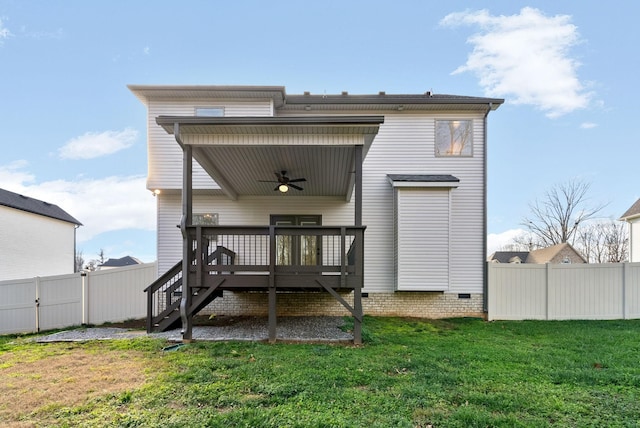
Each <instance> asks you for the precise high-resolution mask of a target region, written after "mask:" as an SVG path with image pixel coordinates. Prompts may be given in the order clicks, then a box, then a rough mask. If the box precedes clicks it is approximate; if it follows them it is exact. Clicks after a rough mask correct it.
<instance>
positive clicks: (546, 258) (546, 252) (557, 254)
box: [488, 242, 587, 264]
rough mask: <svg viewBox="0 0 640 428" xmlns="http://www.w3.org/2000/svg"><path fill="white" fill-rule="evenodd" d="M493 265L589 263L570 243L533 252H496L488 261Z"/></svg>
mask: <svg viewBox="0 0 640 428" xmlns="http://www.w3.org/2000/svg"><path fill="white" fill-rule="evenodd" d="M488 260H489V261H490V262H492V263H512V264H520V263H536V264H544V263H554V264H557V263H587V260H586V259H585V258H584V257H582V255H581V254H580V253H579V252H577V251H576V249H575V248H573V247H572V246H571V245H570V244H568V243H566V242H565V243H562V244H556V245H552V246H550V247H545V248H539V249H537V250H533V251H496V252H495V253H493V254H491V255H490V256H489V259H488Z"/></svg>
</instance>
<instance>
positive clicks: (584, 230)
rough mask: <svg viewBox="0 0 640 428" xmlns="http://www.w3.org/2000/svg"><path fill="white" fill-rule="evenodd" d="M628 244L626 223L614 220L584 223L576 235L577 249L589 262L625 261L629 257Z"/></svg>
mask: <svg viewBox="0 0 640 428" xmlns="http://www.w3.org/2000/svg"><path fill="white" fill-rule="evenodd" d="M628 246H629V236H628V234H627V229H626V225H625V224H624V223H622V222H616V221H614V220H610V221H608V222H598V223H591V224H583V225H581V226H580V230H579V231H578V234H577V236H576V249H579V250H580V251H581V252H582V254H583V255H584V257H585V258H586V259H587V262H589V263H620V262H624V261H626V260H627V257H628V248H629V247H628Z"/></svg>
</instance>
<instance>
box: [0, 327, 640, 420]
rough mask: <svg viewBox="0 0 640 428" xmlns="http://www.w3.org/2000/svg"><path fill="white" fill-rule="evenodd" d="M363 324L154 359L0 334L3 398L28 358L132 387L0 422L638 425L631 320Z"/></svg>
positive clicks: (637, 348) (158, 344)
mask: <svg viewBox="0 0 640 428" xmlns="http://www.w3.org/2000/svg"><path fill="white" fill-rule="evenodd" d="M364 326H365V331H364V337H365V345H364V346H361V347H354V346H344V345H328V344H327V345H324V344H276V345H269V344H266V343H255V342H226V343H193V344H189V345H186V346H182V347H179V348H176V349H175V350H172V351H171V352H166V351H162V348H163V347H166V346H167V343H165V342H162V341H157V340H152V339H136V340H117V341H108V342H89V343H78V344H47V345H43V344H35V343H32V342H28V341H26V340H25V339H23V338H15V337H6V336H5V337H0V376H2V378H3V381H2V382H0V396H2V397H4V396H7V395H8V394H7V388H8V387H7V385H8V384H10V383H11V382H13V381H15V380H16V379H18V378H19V377H23V378H24V377H29V376H30V377H31V378H32V379H33V388H34V389H38V388H42V387H43V385H42V381H43V379H42V377H40V378H38V374H37V373H35V372H34V371H31V372H20V371H19V370H18V368H19V367H23V366H25V364H26V362H27V361H31V362H39V363H40V364H32V365H33V367H36V366H39V367H43V368H44V367H47V365H48V364H49V363H50V362H53V361H54V360H55V359H56V358H57V359H58V360H59V359H60V358H61V357H63V356H65V355H66V356H68V358H69V361H70V362H72V361H74V359H75V358H77V357H79V356H82V358H85V360H84V361H85V364H87V365H89V366H91V362H90V360H86V358H88V357H87V355H94V356H96V357H98V356H100V357H101V358H102V359H105V358H106V362H104V361H103V362H101V363H95V364H93V369H94V371H97V372H100V371H101V370H102V368H101V367H100V364H106V365H107V367H112V366H111V365H112V364H115V363H114V361H115V362H116V363H125V362H128V363H129V364H130V366H126V365H125V366H118V371H120V372H124V375H125V377H126V378H131V379H132V382H130V383H128V384H126V383H125V384H124V385H122V384H120V383H119V381H117V380H113V379H112V380H110V381H105V384H109V383H112V384H117V385H119V387H118V388H113V389H111V390H108V391H106V390H105V392H104V393H100V391H98V393H95V390H96V389H99V387H100V386H99V385H100V380H98V381H94V382H93V383H92V385H93V389H94V393H92V394H89V395H86V396H84V395H82V394H83V393H84V392H83V391H76V394H75V395H77V397H76V399H75V400H71V401H65V400H60V397H59V395H60V394H58V395H57V396H56V395H53V398H50V399H49V400H48V401H43V402H41V403H38V405H35V406H32V407H30V408H26V407H24V408H23V407H20V406H19V405H16V400H14V401H13V402H12V403H13V404H7V403H8V402H5V403H4V413H3V402H2V401H0V422H2V423H1V424H0V425H3V426H4V425H9V426H11V424H14V425H15V426H30V425H29V424H34V425H36V426H38V425H42V426H118V427H138V426H140V427H142V426H144V427H155V426H158V427H160V426H162V427H183V426H203V427H369V428H373V427H494V426H495V427H499V426H504V427H545V426H563V427H564V426H570V427H589V426H594V427H595V426H598V427H600V426H608V427H616V426H619V427H633V426H639V425H640V320H633V321H562V322H535V321H526V322H492V323H487V322H484V321H481V320H477V319H449V320H416V319H398V318H371V317H367V318H366V319H365V324H364ZM58 360H56V361H57V363H58V364H59V363H60V362H59V361H58ZM12 370H13V371H12ZM45 371H46V370H45ZM134 374H141V375H142V376H143V379H140V377H139V376H133V375H134ZM110 375H113V373H111V374H110ZM101 376H103V377H104V376H106V377H108V376H107V374H104V373H103V374H102V375H101ZM98 378H99V376H98ZM134 378H135V379H137V381H135V382H133V379H134ZM6 379H9V381H6ZM50 382H54V383H52V384H51V385H48V386H47V388H51V389H53V390H54V391H55V390H56V388H61V384H66V385H67V386H68V384H73V383H74V382H73V381H69V380H68V379H67V380H65V379H58V380H50ZM96 382H97V383H96ZM81 387H85V388H86V387H87V385H78V388H81ZM22 388H26V386H24V385H23V386H22ZM11 392H12V393H13V394H15V393H16V391H11ZM56 399H57V400H56ZM21 424H25V425H21Z"/></svg>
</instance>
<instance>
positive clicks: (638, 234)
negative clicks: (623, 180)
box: [620, 199, 640, 262]
mask: <svg viewBox="0 0 640 428" xmlns="http://www.w3.org/2000/svg"><path fill="white" fill-rule="evenodd" d="M620 220H624V221H626V222H627V223H629V261H630V262H640V199H638V200H637V201H636V203H635V204H633V205H631V207H630V208H629V209H628V210H627V211H626V212H625V213H624V214H622V217H620Z"/></svg>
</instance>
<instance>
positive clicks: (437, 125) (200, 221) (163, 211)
mask: <svg viewBox="0 0 640 428" xmlns="http://www.w3.org/2000/svg"><path fill="white" fill-rule="evenodd" d="M129 88H130V90H131V91H132V92H133V93H134V94H135V96H136V97H138V99H140V100H141V101H142V102H143V103H144V104H145V106H146V107H147V109H148V114H147V128H148V155H149V159H148V165H149V171H148V179H147V187H148V189H149V190H151V191H154V193H155V194H157V209H158V213H157V219H158V225H157V226H158V227H157V230H158V232H157V233H158V236H157V246H158V266H159V274H164V273H165V272H167V273H166V277H167V278H169V277H171V275H172V274H175V275H176V277H177V276H178V275H179V271H180V269H181V266H183V267H186V268H188V269H189V270H190V272H192V274H191V275H190V276H189V277H188V278H187V282H188V284H191V285H189V287H195V288H196V290H200V292H199V294H197V293H198V292H197V291H194V292H193V293H184V294H182V293H178V294H177V295H179V296H181V298H182V299H185V302H184V303H185V304H184V305H183V308H191V309H183V310H184V313H183V318H184V319H183V328H184V329H185V331H186V333H185V338H189V337H190V333H189V332H190V326H189V325H188V324H189V322H190V317H191V315H192V314H193V313H195V312H197V310H200V309H202V307H203V305H205V304H208V302H206V301H207V300H210V299H212V298H214V297H217V298H216V299H215V301H214V302H213V304H211V305H209V306H208V308H209V310H211V311H215V312H216V313H220V314H224V313H228V314H234V313H235V314H238V313H244V314H258V313H261V314H265V313H266V310H267V307H268V309H269V315H270V324H269V333H270V338H273V337H274V336H273V334H275V333H274V326H275V313H276V306H277V313H278V314H288V315H304V314H343V313H344V309H343V308H342V306H344V307H345V308H347V310H348V311H349V312H351V313H352V314H354V317H355V318H356V320H359V319H361V315H362V312H365V313H368V314H386V315H404V316H418V317H446V316H464V315H482V313H483V310H484V306H483V305H484V302H483V299H484V284H485V283H486V278H485V277H484V271H485V270H484V261H485V259H486V250H485V248H486V238H485V237H486V216H487V208H486V177H487V172H486V169H485V165H486V158H487V155H486V153H487V149H486V140H487V116H488V114H489V112H491V111H493V110H495V109H497V108H498V107H499V106H500V105H501V104H502V103H503V102H504V100H502V99H493V98H478V97H465V96H454V95H439V94H432V93H430V92H427V93H423V94H411V95H392V94H386V93H384V92H380V93H378V94H372V95H350V94H348V93H346V92H343V93H342V94H340V95H313V94H310V93H307V92H305V93H304V94H299V95H289V94H286V92H285V88H284V87H279V86H278V87H265V86H147V85H131V86H129ZM182 189H184V191H182ZM176 225H179V227H178V228H176ZM232 226H234V227H232ZM365 228H366V230H365ZM365 237H366V239H365ZM181 259H182V260H183V261H182V262H181V263H182V265H180V263H179V262H180V260H181ZM201 261H202V263H201ZM219 265H224V267H219ZM230 265H233V267H229V266H230ZM172 267H174V268H175V269H176V270H175V271H174V270H171V269H172ZM170 270H171V271H170ZM168 271H170V272H171V273H170V272H168ZM231 274H233V275H231ZM176 283H177V282H173V283H171V282H167V284H165V285H154V286H153V287H151V288H150V290H151V291H154V290H155V291H154V292H157V293H158V295H159V296H160V297H158V298H157V300H154V302H155V303H154V305H157V306H162V305H163V304H165V303H163V302H164V300H162V299H165V297H162V296H167V297H166V298H167V299H169V300H171V299H172V297H170V296H171V295H172V291H173V290H177V288H178V286H177V285H170V284H176ZM167 287H169V288H167ZM156 288H157V290H156ZM162 290H164V291H162ZM203 290H206V293H204V292H203ZM243 290H246V291H262V293H248V292H242V291H243ZM318 290H319V291H327V292H328V293H329V294H326V293H320V294H318V293H303V291H305V292H306V291H318ZM341 290H343V291H347V293H341ZM161 291H162V292H161ZM267 291H268V293H267ZM280 291H283V292H286V293H280ZM292 291H298V293H291V292H292ZM361 292H362V294H361ZM276 296H277V305H276V304H275V302H276ZM327 296H330V297H331V296H332V298H331V299H329V300H327ZM333 298H335V299H336V300H337V301H338V302H340V304H342V306H340V304H336V302H335V301H334V300H333ZM188 299H191V300H189V301H188V302H187V301H186V300H188ZM192 300H193V302H196V301H197V302H199V303H198V304H196V303H193V304H192V306H189V305H190V304H191V303H189V302H191V301H192ZM267 302H268V305H267ZM336 305H337V306H336ZM178 306H179V304H178V303H177V302H174V301H170V302H168V303H166V311H167V312H168V311H169V310H171V308H174V309H175V308H177V307H178ZM161 309H162V310H161V311H160V312H162V311H165V309H164V307H163V308H161ZM153 310H154V311H156V309H155V307H154V309H153ZM163 314H164V315H166V312H163ZM159 315H162V314H159ZM154 319H155V318H154ZM159 320H160V318H158V320H155V321H153V323H152V325H150V326H148V328H155V327H157V326H156V324H158V323H160V321H159ZM167 323H168V321H167ZM185 325H186V327H184V326H185ZM162 327H163V328H164V327H166V325H164V324H163V325H162ZM357 328H358V321H356V329H357Z"/></svg>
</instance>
